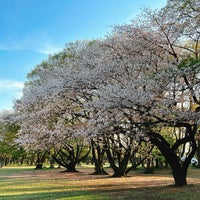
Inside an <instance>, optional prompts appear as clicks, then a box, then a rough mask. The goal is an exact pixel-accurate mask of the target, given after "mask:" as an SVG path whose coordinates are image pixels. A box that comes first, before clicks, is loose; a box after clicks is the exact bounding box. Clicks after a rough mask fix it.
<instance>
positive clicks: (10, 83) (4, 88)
mask: <svg viewBox="0 0 200 200" xmlns="http://www.w3.org/2000/svg"><path fill="white" fill-rule="evenodd" d="M23 87H24V83H22V82H19V81H15V80H0V93H1V94H2V93H5V92H6V93H7V92H10V91H19V90H22V89H23Z"/></svg>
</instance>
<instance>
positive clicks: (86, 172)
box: [0, 166, 200, 200]
mask: <svg viewBox="0 0 200 200" xmlns="http://www.w3.org/2000/svg"><path fill="white" fill-rule="evenodd" d="M63 170H64V169H53V170H50V169H43V170H35V169H34V168H33V167H24V168H22V167H6V168H2V169H0V200H40V199H41V200H92V199H101V200H113V199H115V200H116V199H126V200H132V199H133V200H197V199H198V200H199V199H200V169H197V168H192V167H191V168H189V171H188V179H187V180H188V185H187V186H184V187H180V188H178V187H174V186H173V178H172V175H171V173H170V170H169V169H162V170H156V171H154V173H153V174H144V173H143V170H142V169H139V170H135V171H132V172H131V173H130V174H129V176H128V177H121V178H113V177H111V175H112V171H109V170H110V169H108V172H110V175H91V173H92V172H93V168H91V167H86V166H82V167H79V168H78V170H79V172H78V173H64V172H63Z"/></svg>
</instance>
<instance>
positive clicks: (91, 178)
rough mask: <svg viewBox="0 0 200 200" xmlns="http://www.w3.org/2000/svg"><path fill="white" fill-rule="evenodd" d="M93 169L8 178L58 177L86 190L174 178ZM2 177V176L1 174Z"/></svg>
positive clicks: (163, 183)
mask: <svg viewBox="0 0 200 200" xmlns="http://www.w3.org/2000/svg"><path fill="white" fill-rule="evenodd" d="M93 172H94V170H93V169H90V168H89V169H84V168H83V169H79V172H74V173H72V172H64V169H53V170H50V169H43V170H28V171H26V170H25V171H22V172H20V173H14V174H10V175H9V176H6V177H9V178H28V179H29V178H34V179H38V180H39V179H40V180H41V179H51V180H52V179H60V180H63V181H64V180H66V181H67V182H69V184H71V185H76V186H80V187H85V189H88V190H96V189H98V190H110V189H112V190H113V189H116V190H117V189H132V188H143V187H156V186H161V187H162V186H167V185H173V184H174V180H173V177H172V175H171V174H170V173H169V171H167V172H165V171H161V173H155V174H142V173H135V172H134V171H133V172H132V173H130V174H129V176H128V177H120V178H113V177H112V176H111V175H112V171H110V172H109V173H110V175H92V173H93ZM1 177H3V176H1ZM188 183H189V184H200V179H199V178H194V177H189V178H188Z"/></svg>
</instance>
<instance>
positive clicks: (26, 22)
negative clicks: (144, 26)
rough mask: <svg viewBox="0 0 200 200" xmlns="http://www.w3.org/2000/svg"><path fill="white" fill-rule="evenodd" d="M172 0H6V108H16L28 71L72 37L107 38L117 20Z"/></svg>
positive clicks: (1, 65) (1, 36)
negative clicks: (13, 106)
mask: <svg viewBox="0 0 200 200" xmlns="http://www.w3.org/2000/svg"><path fill="white" fill-rule="evenodd" d="M166 3H167V0H0V8H1V12H0V111H2V110H5V109H12V105H13V100H14V99H16V98H19V97H20V95H21V90H22V88H23V83H24V82H25V81H26V75H27V73H28V72H30V71H31V69H33V68H34V67H35V66H36V65H37V64H39V63H41V62H42V61H43V60H45V59H47V58H48V55H50V54H53V53H55V52H58V51H59V50H61V49H62V48H64V46H65V44H66V43H67V42H74V41H76V40H84V39H88V40H90V39H95V38H103V37H104V36H105V35H106V34H108V33H109V31H110V30H111V26H112V25H115V24H123V23H128V22H130V20H131V19H133V18H134V17H135V16H136V15H137V14H140V13H141V9H142V8H144V7H149V8H152V9H160V8H162V7H163V6H165V5H166Z"/></svg>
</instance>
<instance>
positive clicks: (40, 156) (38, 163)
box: [35, 152, 46, 169]
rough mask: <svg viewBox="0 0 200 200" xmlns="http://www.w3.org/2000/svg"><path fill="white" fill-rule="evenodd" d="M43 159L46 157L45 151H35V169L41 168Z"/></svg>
mask: <svg viewBox="0 0 200 200" xmlns="http://www.w3.org/2000/svg"><path fill="white" fill-rule="evenodd" d="M45 159H46V152H45V153H41V152H39V153H37V160H36V163H35V165H36V167H35V169H42V168H43V164H44V162H45Z"/></svg>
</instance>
